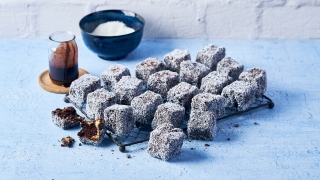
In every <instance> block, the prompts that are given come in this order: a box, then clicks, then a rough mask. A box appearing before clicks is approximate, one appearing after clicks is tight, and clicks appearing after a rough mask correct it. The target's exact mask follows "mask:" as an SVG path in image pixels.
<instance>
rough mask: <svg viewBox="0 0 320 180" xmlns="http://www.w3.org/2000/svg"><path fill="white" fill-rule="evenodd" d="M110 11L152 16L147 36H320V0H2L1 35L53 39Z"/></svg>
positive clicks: (145, 35) (149, 17)
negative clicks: (88, 16)
mask: <svg viewBox="0 0 320 180" xmlns="http://www.w3.org/2000/svg"><path fill="white" fill-rule="evenodd" d="M104 9H125V10H131V11H134V12H136V13H138V14H140V15H142V16H143V17H144V18H145V20H146V26H145V32H144V38H145V39H157V38H238V39H252V38H302V39H303V38H320V0H91V1H90V0H0V19H1V20H0V37H9V38H34V37H41V38H42V37H48V35H49V34H50V33H51V32H54V31H57V30H70V31H72V32H74V33H75V34H76V35H78V37H80V36H79V35H80V30H79V26H78V23H79V20H80V19H81V18H82V17H83V16H84V15H86V14H88V13H91V12H94V11H98V10H104Z"/></svg>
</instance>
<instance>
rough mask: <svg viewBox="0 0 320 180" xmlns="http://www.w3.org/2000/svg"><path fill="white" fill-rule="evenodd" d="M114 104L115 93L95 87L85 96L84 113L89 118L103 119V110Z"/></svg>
mask: <svg viewBox="0 0 320 180" xmlns="http://www.w3.org/2000/svg"><path fill="white" fill-rule="evenodd" d="M114 104H116V95H115V94H114V93H113V92H108V91H106V90H104V89H97V90H95V91H94V92H91V93H89V94H88V96H87V105H86V114H87V116H88V117H89V118H90V119H103V117H104V115H103V111H104V110H105V109H106V108H107V107H109V106H111V105H114Z"/></svg>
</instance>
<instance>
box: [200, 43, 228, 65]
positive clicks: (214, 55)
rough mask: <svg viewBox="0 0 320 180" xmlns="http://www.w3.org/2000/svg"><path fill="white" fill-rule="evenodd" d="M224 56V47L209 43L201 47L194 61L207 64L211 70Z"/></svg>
mask: <svg viewBox="0 0 320 180" xmlns="http://www.w3.org/2000/svg"><path fill="white" fill-rule="evenodd" d="M225 56H226V49H225V48H224V47H218V46H215V45H213V44H209V45H207V46H206V47H204V48H203V49H201V50H200V51H199V52H198V54H197V57H196V62H199V63H201V64H204V65H206V66H208V67H209V68H210V69H211V70H212V71H215V70H216V68H217V64H218V62H219V61H221V60H222V59H223V58H224V57H225Z"/></svg>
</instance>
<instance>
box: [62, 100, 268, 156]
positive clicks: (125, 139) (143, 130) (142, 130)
mask: <svg viewBox="0 0 320 180" xmlns="http://www.w3.org/2000/svg"><path fill="white" fill-rule="evenodd" d="M64 101H65V102H67V103H69V102H70V103H72V104H73V105H74V106H75V107H76V108H77V109H78V110H80V111H81V112H82V114H84V115H85V116H86V117H87V118H88V119H90V118H89V117H88V116H87V113H86V105H85V104H76V103H75V102H73V101H72V100H71V99H70V98H69V97H68V95H66V96H65V97H64ZM262 107H268V108H270V109H272V108H273V107H274V103H273V102H272V100H271V99H270V98H269V97H267V96H265V95H263V96H262V97H260V98H257V99H256V101H255V102H254V103H253V104H251V106H250V108H248V109H247V110H245V111H238V110H237V109H236V108H226V113H225V115H224V116H223V117H221V118H219V119H217V120H222V119H226V118H229V117H232V116H236V115H240V114H243V113H246V112H249V111H252V110H255V109H258V108H262ZM188 120H189V112H186V114H185V118H184V122H183V124H182V125H181V126H180V128H181V129H183V130H184V131H185V130H187V124H188ZM151 131H152V128H151V125H150V124H140V123H138V122H136V124H135V126H134V129H133V130H132V131H131V132H130V134H127V135H122V136H118V135H116V134H113V133H112V132H111V131H109V130H107V133H106V134H107V136H108V137H109V138H110V139H111V140H112V141H113V142H114V143H116V144H117V145H118V146H119V150H120V151H121V152H125V150H126V146H130V145H133V144H138V143H142V142H145V141H148V140H149V137H150V132H151Z"/></svg>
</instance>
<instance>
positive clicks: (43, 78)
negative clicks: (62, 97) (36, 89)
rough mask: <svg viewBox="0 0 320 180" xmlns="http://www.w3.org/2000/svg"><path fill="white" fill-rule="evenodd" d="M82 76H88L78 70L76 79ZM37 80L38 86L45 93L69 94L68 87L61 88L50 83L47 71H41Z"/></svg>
mask: <svg viewBox="0 0 320 180" xmlns="http://www.w3.org/2000/svg"><path fill="white" fill-rule="evenodd" d="M84 74H88V72H87V71H86V70H84V69H81V68H79V76H78V78H79V77H80V76H82V75H84ZM38 80H39V84H40V86H41V87H42V88H43V89H44V90H46V91H49V92H53V93H57V94H68V93H69V87H63V86H59V85H56V84H53V83H52V81H51V79H50V76H49V70H45V71H43V72H42V73H41V74H40V75H39V78H38Z"/></svg>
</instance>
